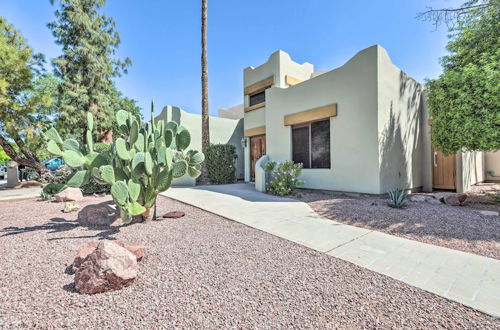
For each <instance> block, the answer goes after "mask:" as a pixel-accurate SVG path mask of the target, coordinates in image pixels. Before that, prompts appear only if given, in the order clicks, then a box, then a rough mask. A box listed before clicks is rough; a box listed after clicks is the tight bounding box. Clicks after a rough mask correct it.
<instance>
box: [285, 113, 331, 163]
mask: <svg viewBox="0 0 500 330" xmlns="http://www.w3.org/2000/svg"><path fill="white" fill-rule="evenodd" d="M292 158H293V161H294V162H295V163H302V164H303V165H304V166H303V168H330V167H331V164H330V119H327V120H321V121H315V122H311V123H307V124H300V125H294V126H292Z"/></svg>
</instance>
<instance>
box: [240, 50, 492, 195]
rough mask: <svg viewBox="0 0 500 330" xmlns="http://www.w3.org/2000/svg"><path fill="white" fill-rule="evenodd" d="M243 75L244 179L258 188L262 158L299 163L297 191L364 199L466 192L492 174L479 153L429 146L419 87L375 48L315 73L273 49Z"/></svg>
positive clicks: (426, 113) (260, 185)
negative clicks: (400, 191) (447, 152)
mask: <svg viewBox="0 0 500 330" xmlns="http://www.w3.org/2000/svg"><path fill="white" fill-rule="evenodd" d="M243 77H244V79H243V80H244V135H245V140H244V141H243V142H244V143H243V145H246V146H245V151H244V155H245V160H244V162H245V181H254V180H255V182H256V188H257V189H259V190H262V189H264V177H265V175H264V174H263V170H262V167H263V166H264V164H265V163H266V162H267V161H268V160H273V161H285V160H294V161H295V162H300V163H303V164H304V169H303V171H302V178H301V179H302V180H304V182H305V184H304V186H303V187H304V188H311V189H322V190H334V191H345V192H359V193H369V194H384V193H386V192H387V191H389V190H391V189H395V188H404V189H410V190H412V191H432V190H433V189H450V190H456V191H459V192H460V191H466V190H468V189H469V187H470V185H472V184H474V183H477V182H480V181H483V180H484V179H485V175H486V173H491V171H488V170H486V169H485V163H486V156H487V155H486V156H485V154H484V153H479V152H476V153H472V152H460V153H458V154H456V155H451V156H447V157H445V156H444V155H443V154H441V153H440V152H439V151H437V150H434V149H433V148H432V146H431V143H430V126H429V125H430V123H431V121H430V120H429V115H428V112H427V109H426V105H425V102H424V90H423V86H422V85H421V84H419V83H418V82H417V81H415V80H414V79H412V78H411V77H409V76H408V75H407V74H405V73H404V72H403V71H402V70H401V69H399V68H398V67H397V66H395V65H394V64H393V63H392V61H391V59H390V57H389V55H388V54H387V52H386V50H385V49H384V48H382V47H381V46H379V45H375V46H372V47H369V48H366V49H364V50H361V51H360V52H358V53H357V54H356V55H354V56H353V57H352V58H351V59H350V60H348V61H347V63H345V64H344V65H342V66H341V67H338V68H336V69H334V70H331V71H319V72H315V71H314V66H313V65H312V64H310V63H302V64H299V63H296V62H294V61H293V60H292V59H291V58H290V56H289V55H288V54H287V53H285V52H283V51H277V52H275V53H273V54H272V55H271V56H270V57H269V59H268V61H267V62H266V63H264V64H262V65H260V66H258V67H247V68H246V69H245V70H244V73H243ZM493 155H494V154H493ZM495 157H496V156H495ZM497 165H498V164H497ZM497 174H500V173H497Z"/></svg>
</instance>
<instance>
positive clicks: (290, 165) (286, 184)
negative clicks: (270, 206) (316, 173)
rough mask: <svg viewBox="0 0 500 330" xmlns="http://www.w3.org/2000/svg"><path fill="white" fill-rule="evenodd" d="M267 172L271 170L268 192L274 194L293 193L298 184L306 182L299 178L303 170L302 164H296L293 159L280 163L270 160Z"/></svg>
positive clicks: (284, 194)
mask: <svg viewBox="0 0 500 330" xmlns="http://www.w3.org/2000/svg"><path fill="white" fill-rule="evenodd" d="M266 172H271V181H269V183H268V184H267V192H268V193H270V194H273V195H278V196H286V195H291V194H293V193H294V192H295V188H297V186H300V185H303V184H304V182H303V181H301V180H299V179H298V177H299V176H300V173H301V172H302V164H300V163H298V164H295V163H294V162H293V161H291V160H287V161H285V162H283V163H279V164H278V163H276V162H268V163H267V164H266Z"/></svg>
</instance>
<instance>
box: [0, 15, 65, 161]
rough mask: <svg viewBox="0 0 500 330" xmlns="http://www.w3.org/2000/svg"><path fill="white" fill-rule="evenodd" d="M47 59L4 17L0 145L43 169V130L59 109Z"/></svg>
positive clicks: (0, 35) (0, 55)
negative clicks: (54, 103)
mask: <svg viewBox="0 0 500 330" xmlns="http://www.w3.org/2000/svg"><path fill="white" fill-rule="evenodd" d="M43 63H44V59H43V56H42V55H41V54H35V53H34V52H33V50H32V49H31V47H30V46H29V45H28V44H27V42H26V40H25V39H24V38H23V36H22V35H21V34H20V33H19V31H17V30H16V29H14V28H13V27H12V26H11V25H10V24H8V23H7V21H6V20H5V19H4V18H3V17H0V144H1V145H2V146H3V147H4V149H3V150H4V152H5V153H7V154H8V155H9V157H11V158H13V159H15V160H16V161H18V162H19V163H21V164H22V165H27V166H33V165H34V164H36V165H38V168H43V166H42V165H41V164H40V163H39V161H38V158H41V157H42V156H44V155H43V153H40V152H39V151H40V150H44V149H45V148H44V146H43V139H42V138H41V136H40V135H39V132H40V131H41V130H43V129H44V128H45V127H46V125H47V123H48V122H49V121H50V120H51V115H52V114H53V112H54V111H55V108H54V107H53V97H52V92H53V88H54V86H55V85H56V84H57V81H56V79H55V78H54V77H53V76H51V75H49V74H45V73H44V72H43Z"/></svg>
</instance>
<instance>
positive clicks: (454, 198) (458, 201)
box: [443, 194, 467, 206]
mask: <svg viewBox="0 0 500 330" xmlns="http://www.w3.org/2000/svg"><path fill="white" fill-rule="evenodd" d="M466 200H467V195H466V194H448V195H446V196H444V199H443V201H444V203H445V204H447V205H451V206H460V205H463V204H464V202H465V201H466Z"/></svg>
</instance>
